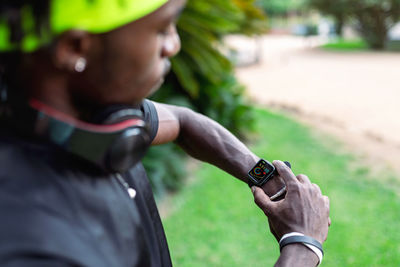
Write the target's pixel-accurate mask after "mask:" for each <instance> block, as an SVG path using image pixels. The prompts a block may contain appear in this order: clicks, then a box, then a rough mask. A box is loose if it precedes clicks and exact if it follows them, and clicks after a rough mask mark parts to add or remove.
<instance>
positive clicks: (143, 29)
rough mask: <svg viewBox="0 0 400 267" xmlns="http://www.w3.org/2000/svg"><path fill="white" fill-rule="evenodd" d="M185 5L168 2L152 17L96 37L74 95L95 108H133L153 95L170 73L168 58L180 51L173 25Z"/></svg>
mask: <svg viewBox="0 0 400 267" xmlns="http://www.w3.org/2000/svg"><path fill="white" fill-rule="evenodd" d="M184 4H185V0H170V1H168V3H167V4H165V5H164V6H163V7H161V8H160V9H158V10H157V11H155V12H153V13H152V14H150V15H148V16H146V17H144V18H142V19H140V20H137V21H135V22H132V23H130V24H128V25H125V26H123V27H121V28H119V29H116V30H114V31H111V32H109V33H106V34H102V35H100V36H98V37H97V38H98V39H97V43H98V45H97V47H95V49H93V51H92V52H90V53H89V57H88V67H87V70H86V71H85V72H84V73H83V76H81V77H80V79H79V80H74V81H73V86H72V88H73V89H72V90H74V91H73V94H74V95H75V96H78V97H81V98H82V97H83V98H84V99H85V102H88V101H90V102H92V104H96V105H107V104H115V103H123V104H136V103H139V102H140V101H142V99H143V98H145V97H147V96H149V95H150V94H151V93H153V92H154V91H156V90H157V89H158V88H159V87H160V86H161V84H162V83H163V80H164V76H165V75H166V74H167V73H168V71H169V69H170V61H169V58H170V57H172V56H174V55H175V54H176V53H177V52H178V51H179V50H180V39H179V36H178V34H177V32H176V27H175V22H176V20H177V18H178V16H179V14H180V12H181V11H182V9H183V7H184ZM94 38H96V37H94ZM96 48H97V49H96Z"/></svg>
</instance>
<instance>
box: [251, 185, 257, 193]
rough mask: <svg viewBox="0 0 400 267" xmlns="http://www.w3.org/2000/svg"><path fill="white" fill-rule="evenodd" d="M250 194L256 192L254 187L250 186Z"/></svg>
mask: <svg viewBox="0 0 400 267" xmlns="http://www.w3.org/2000/svg"><path fill="white" fill-rule="evenodd" d="M251 192H252V193H253V194H254V192H256V187H255V186H252V187H251Z"/></svg>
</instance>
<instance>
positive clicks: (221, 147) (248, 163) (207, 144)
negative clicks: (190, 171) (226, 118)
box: [176, 109, 259, 182]
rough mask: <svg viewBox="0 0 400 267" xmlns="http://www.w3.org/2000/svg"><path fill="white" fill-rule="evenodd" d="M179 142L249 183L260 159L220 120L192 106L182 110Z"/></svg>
mask: <svg viewBox="0 0 400 267" xmlns="http://www.w3.org/2000/svg"><path fill="white" fill-rule="evenodd" d="M179 124H180V133H179V136H178V139H177V140H176V142H177V144H178V145H179V146H181V147H182V148H183V149H184V150H185V151H186V152H187V153H188V154H189V155H191V156H192V157H194V158H196V159H199V160H201V161H205V162H208V163H211V164H213V165H215V166H217V167H219V168H220V169H222V170H224V171H226V172H228V173H230V174H231V175H233V176H235V177H236V178H238V179H241V180H242V181H245V182H247V178H246V174H247V172H248V171H249V170H250V169H251V168H252V167H253V166H254V165H255V164H256V163H257V161H258V160H259V158H258V157H257V156H256V155H255V154H254V153H252V152H251V151H250V150H249V149H248V148H247V147H246V146H245V145H244V144H243V143H242V142H241V141H240V140H239V139H237V138H236V137H235V136H234V135H233V134H232V133H230V132H229V131H228V130H226V129H225V128H224V127H222V126H221V125H219V124H218V123H217V122H215V121H213V120H211V119H209V118H207V117H205V116H203V115H201V114H198V113H195V112H193V111H191V110H189V109H181V110H180V111H179Z"/></svg>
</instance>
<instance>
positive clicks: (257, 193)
mask: <svg viewBox="0 0 400 267" xmlns="http://www.w3.org/2000/svg"><path fill="white" fill-rule="evenodd" d="M251 191H252V192H253V196H254V202H255V203H256V204H257V206H258V207H259V208H260V209H262V210H263V211H264V213H265V214H266V215H267V216H268V215H270V214H271V213H272V211H273V210H274V206H275V204H274V203H273V202H272V201H271V200H270V199H269V197H268V196H267V194H265V192H264V191H263V190H262V189H261V188H259V187H257V186H252V187H251Z"/></svg>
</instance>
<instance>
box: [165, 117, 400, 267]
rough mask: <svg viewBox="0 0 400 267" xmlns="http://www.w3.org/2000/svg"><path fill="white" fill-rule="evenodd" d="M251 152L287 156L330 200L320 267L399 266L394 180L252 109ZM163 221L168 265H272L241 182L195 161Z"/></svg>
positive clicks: (399, 204) (262, 222)
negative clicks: (169, 258)
mask: <svg viewBox="0 0 400 267" xmlns="http://www.w3.org/2000/svg"><path fill="white" fill-rule="evenodd" d="M256 115H257V121H258V124H257V127H256V128H257V132H258V133H259V136H258V138H257V140H258V141H257V142H256V143H254V144H253V146H252V148H253V150H254V151H255V152H256V153H257V154H258V155H260V156H263V157H265V158H267V159H269V160H273V159H282V160H289V161H290V162H291V163H292V165H293V170H294V172H295V173H306V174H308V176H309V177H310V178H311V180H312V181H313V182H316V183H318V184H319V185H320V187H321V189H322V191H323V192H324V194H327V195H328V196H329V197H330V200H331V218H332V226H331V228H330V232H329V237H328V241H327V242H326V243H325V245H324V249H325V258H324V262H323V264H322V266H335V267H338V266H357V267H358V266H385V267H386V266H400V245H399V244H400V230H399V225H400V223H399V222H400V197H399V195H398V194H397V193H396V191H395V190H396V188H397V189H398V188H399V182H398V179H396V178H395V177H390V176H389V175H388V174H385V175H380V176H379V177H371V174H369V171H368V169H367V168H365V167H359V168H355V167H354V166H355V164H354V159H353V158H352V157H351V156H350V155H348V154H345V153H344V152H342V151H343V150H342V149H341V148H340V144H338V143H336V142H335V141H334V140H332V139H330V138H328V137H326V136H321V135H315V134H313V133H312V131H311V130H309V129H308V128H306V127H304V126H302V125H300V124H298V123H296V122H294V121H292V120H290V119H288V118H286V117H284V116H281V115H277V114H273V113H269V112H267V111H261V110H257V111H256ZM193 175H194V176H195V178H194V181H193V182H191V183H189V185H188V186H186V187H185V188H184V189H183V190H182V191H181V192H180V193H179V194H178V195H176V196H175V197H174V198H173V200H172V207H171V213H170V215H169V216H168V217H167V218H165V219H164V220H163V222H164V226H165V230H166V234H167V238H168V241H169V245H170V250H171V254H172V259H173V263H174V266H178V267H179V266H229V267H231V266H272V265H273V263H274V261H275V260H276V258H277V257H278V255H279V251H278V245H277V242H276V241H275V240H274V238H273V237H272V235H271V234H270V233H269V229H268V224H267V220H266V218H265V216H264V215H263V213H262V212H261V211H260V210H259V209H258V208H257V207H256V206H255V204H254V202H253V197H252V195H251V193H250V190H249V188H248V187H247V185H245V184H243V183H241V182H239V181H236V180H235V179H234V178H232V177H230V176H229V175H227V174H225V173H223V172H221V171H220V170H217V169H216V168H214V167H212V166H210V165H206V164H201V166H200V167H199V168H198V170H197V171H196V172H195V173H194V174H193Z"/></svg>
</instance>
